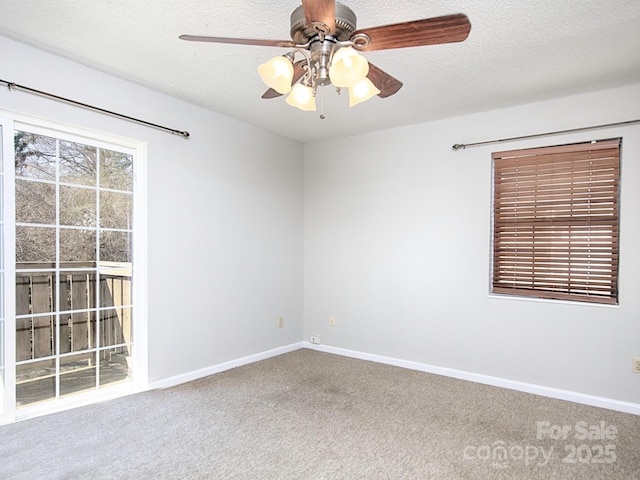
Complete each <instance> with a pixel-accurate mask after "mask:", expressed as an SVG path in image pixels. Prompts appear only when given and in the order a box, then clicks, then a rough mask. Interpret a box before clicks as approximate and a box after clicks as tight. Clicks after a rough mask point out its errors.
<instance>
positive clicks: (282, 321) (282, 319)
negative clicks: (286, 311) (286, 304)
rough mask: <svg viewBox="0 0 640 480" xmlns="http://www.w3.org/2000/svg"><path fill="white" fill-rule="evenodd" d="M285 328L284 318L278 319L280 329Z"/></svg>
mask: <svg viewBox="0 0 640 480" xmlns="http://www.w3.org/2000/svg"><path fill="white" fill-rule="evenodd" d="M282 327H284V317H278V328H282Z"/></svg>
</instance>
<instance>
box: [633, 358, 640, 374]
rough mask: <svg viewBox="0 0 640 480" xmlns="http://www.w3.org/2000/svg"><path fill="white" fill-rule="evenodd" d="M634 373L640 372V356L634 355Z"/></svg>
mask: <svg viewBox="0 0 640 480" xmlns="http://www.w3.org/2000/svg"><path fill="white" fill-rule="evenodd" d="M633 373H640V357H633Z"/></svg>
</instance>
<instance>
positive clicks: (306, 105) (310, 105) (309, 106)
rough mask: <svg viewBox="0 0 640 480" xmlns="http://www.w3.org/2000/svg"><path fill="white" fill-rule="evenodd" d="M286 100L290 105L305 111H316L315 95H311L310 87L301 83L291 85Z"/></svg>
mask: <svg viewBox="0 0 640 480" xmlns="http://www.w3.org/2000/svg"><path fill="white" fill-rule="evenodd" d="M286 102H287V103H288V104H289V105H291V106H292V107H296V108H299V109H300V110H304V111H305V112H315V111H316V97H315V96H314V95H313V90H312V89H311V87H307V86H305V85H302V84H301V83H298V84H296V86H295V87H293V89H292V90H291V93H290V94H289V96H288V97H287V100H286Z"/></svg>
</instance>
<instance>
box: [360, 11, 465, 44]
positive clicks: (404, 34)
mask: <svg viewBox="0 0 640 480" xmlns="http://www.w3.org/2000/svg"><path fill="white" fill-rule="evenodd" d="M470 31H471V23H470V22H469V19H468V18H467V16H466V15H464V14H462V13H457V14H455V15H445V16H443V17H435V18H425V19H424V20H415V21H413V22H405V23H396V24H393V25H384V26H382V27H374V28H368V29H366V30H357V31H355V32H353V33H352V34H351V40H356V45H354V48H356V49H358V50H361V51H365V52H371V51H374V50H386V49H390V48H404V47H420V46H422V45H437V44H440V43H453V42H462V41H463V40H465V39H466V38H467V37H468V36H469V32H470ZM358 34H364V35H366V36H368V37H369V38H370V39H371V42H370V43H369V45H365V46H359V45H358V44H357V37H358Z"/></svg>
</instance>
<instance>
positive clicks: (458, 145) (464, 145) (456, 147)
mask: <svg viewBox="0 0 640 480" xmlns="http://www.w3.org/2000/svg"><path fill="white" fill-rule="evenodd" d="M634 123H640V118H639V119H636V120H628V121H626V122H615V123H605V124H604V125H593V126H591V127H579V128H570V129H568V130H557V131H555V132H547V133H534V134H533V135H522V136H520V137H510V138H501V139H498V140H487V141H486V142H476V143H456V144H455V145H453V146H452V147H451V148H453V149H454V150H464V149H465V148H467V147H476V146H478V145H489V144H491V143H501V142H510V141H512V140H525V139H528V138H538V137H547V136H550V135H560V134H563V133H573V132H583V131H586V130H596V129H599V128H610V127H618V126H621V125H632V124H634Z"/></svg>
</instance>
